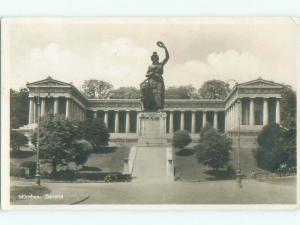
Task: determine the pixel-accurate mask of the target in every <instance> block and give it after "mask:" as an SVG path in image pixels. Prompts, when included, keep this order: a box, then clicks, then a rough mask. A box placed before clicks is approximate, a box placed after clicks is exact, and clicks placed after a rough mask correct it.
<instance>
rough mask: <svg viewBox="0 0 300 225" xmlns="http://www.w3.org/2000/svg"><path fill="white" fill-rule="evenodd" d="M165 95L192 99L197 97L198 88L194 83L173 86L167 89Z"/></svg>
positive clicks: (172, 97) (170, 97)
mask: <svg viewBox="0 0 300 225" xmlns="http://www.w3.org/2000/svg"><path fill="white" fill-rule="evenodd" d="M165 97H166V98H167V99H192V98H197V93H196V88H194V87H193V86H192V85H186V86H179V87H176V86H172V87H169V88H167V89H166V92H165Z"/></svg>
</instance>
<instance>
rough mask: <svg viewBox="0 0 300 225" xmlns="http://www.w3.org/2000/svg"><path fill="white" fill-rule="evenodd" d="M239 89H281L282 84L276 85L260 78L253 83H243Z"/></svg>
mask: <svg viewBox="0 0 300 225" xmlns="http://www.w3.org/2000/svg"><path fill="white" fill-rule="evenodd" d="M239 87H270V88H271V87H275V88H276V87H278V88H281V87H282V85H281V84H278V83H275V82H273V81H268V80H264V79H261V78H258V79H256V80H252V81H249V82H246V83H241V84H240V85H239Z"/></svg>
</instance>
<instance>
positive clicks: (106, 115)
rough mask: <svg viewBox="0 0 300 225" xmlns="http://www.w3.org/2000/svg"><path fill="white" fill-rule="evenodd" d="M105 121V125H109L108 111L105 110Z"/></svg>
mask: <svg viewBox="0 0 300 225" xmlns="http://www.w3.org/2000/svg"><path fill="white" fill-rule="evenodd" d="M104 123H105V126H106V127H108V111H105V112H104Z"/></svg>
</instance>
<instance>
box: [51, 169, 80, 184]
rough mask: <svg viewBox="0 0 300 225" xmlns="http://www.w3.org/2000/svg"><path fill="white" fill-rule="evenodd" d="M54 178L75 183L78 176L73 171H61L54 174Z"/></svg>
mask: <svg viewBox="0 0 300 225" xmlns="http://www.w3.org/2000/svg"><path fill="white" fill-rule="evenodd" d="M52 178H53V179H54V180H59V181H75V180H77V175H76V173H75V171H73V170H60V171H57V172H56V173H54V174H52Z"/></svg>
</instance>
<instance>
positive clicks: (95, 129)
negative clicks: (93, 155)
mask: <svg viewBox="0 0 300 225" xmlns="http://www.w3.org/2000/svg"><path fill="white" fill-rule="evenodd" d="M78 130H79V135H80V137H81V138H83V139H85V140H87V141H89V142H90V143H91V144H92V146H93V148H94V150H95V151H96V150H99V149H100V148H101V147H103V146H106V145H107V144H108V140H109V136H110V135H109V132H108V129H107V128H106V126H105V123H104V122H103V120H102V119H101V118H91V119H87V120H85V121H82V122H79V123H78Z"/></svg>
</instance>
